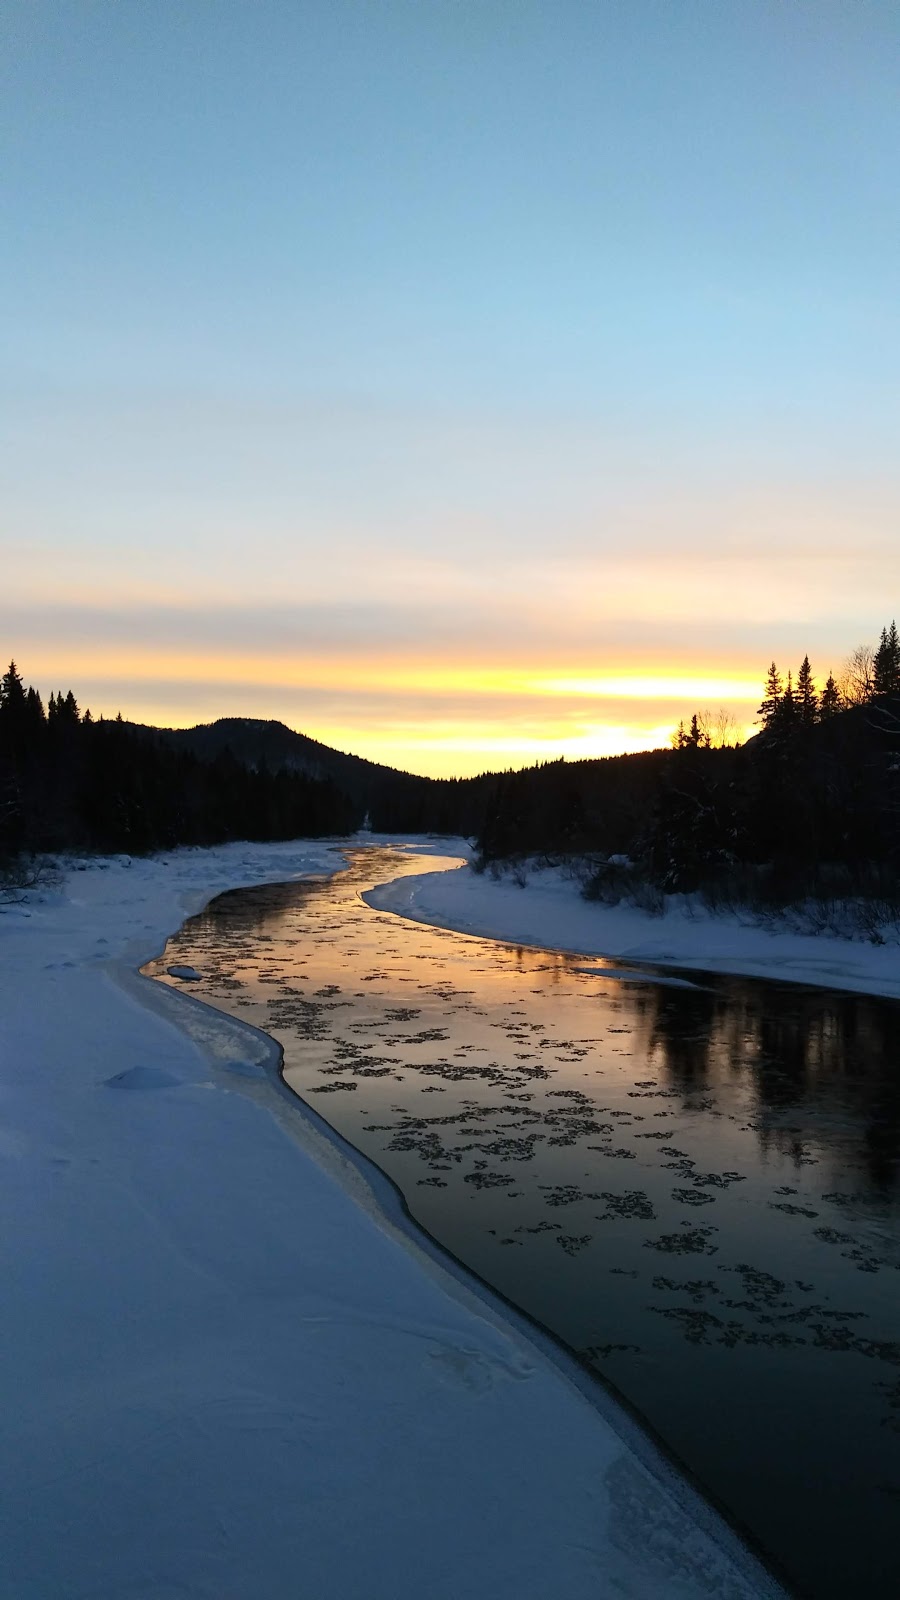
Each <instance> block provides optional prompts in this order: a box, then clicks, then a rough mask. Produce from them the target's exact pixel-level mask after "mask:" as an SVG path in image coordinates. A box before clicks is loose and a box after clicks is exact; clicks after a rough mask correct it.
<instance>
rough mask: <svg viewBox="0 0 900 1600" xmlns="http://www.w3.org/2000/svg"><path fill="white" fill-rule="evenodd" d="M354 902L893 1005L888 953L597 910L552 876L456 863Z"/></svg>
mask: <svg viewBox="0 0 900 1600" xmlns="http://www.w3.org/2000/svg"><path fill="white" fill-rule="evenodd" d="M364 898H365V900H366V903H367V904H368V905H369V906H371V907H372V909H373V910H377V911H384V912H389V913H391V914H393V915H395V916H400V917H404V918H406V919H407V920H408V921H411V922H419V923H423V924H424V925H426V926H428V927H435V928H445V929H447V931H448V932H453V933H459V934H463V935H470V936H471V937H474V938H486V939H494V940H497V941H498V942H500V943H502V944H511V945H528V946H531V947H536V948H539V949H544V950H553V951H555V952H558V953H561V954H568V955H573V956H582V957H586V958H591V959H594V960H597V961H610V962H615V963H617V964H625V965H626V966H634V965H641V964H646V965H647V966H648V967H650V968H654V967H659V968H663V969H668V970H674V971H682V972H690V973H693V974H697V975H702V974H703V973H708V974H710V975H718V976H729V977H744V978H751V979H752V978H759V979H765V980H766V981H767V982H780V983H794V984H801V985H804V986H807V987H813V988H819V989H834V990H836V991H843V992H845V993H852V994H859V995H871V996H873V997H878V998H881V999H886V1000H897V1001H900V946H898V945H891V944H885V945H872V944H867V943H863V942H862V941H856V940H850V939H839V938H835V937H833V936H831V935H828V934H824V933H822V934H801V933H792V932H789V931H787V930H784V929H769V928H766V927H761V926H759V925H758V924H755V923H752V922H745V921H743V920H742V919H741V918H740V917H738V916H736V915H733V914H729V915H721V916H716V915H713V914H712V913H708V912H700V911H698V910H696V909H695V908H694V909H692V910H690V911H689V910H688V909H686V908H685V907H684V905H683V904H682V903H680V902H676V903H675V904H673V905H671V906H670V907H669V908H668V909H667V910H666V912H664V913H663V915H662V916H652V915H650V914H649V913H647V912H644V911H639V910H637V909H635V908H633V907H630V906H625V905H617V906H605V905H601V904H598V903H597V902H596V901H586V900H584V899H583V898H582V897H581V895H580V893H579V889H578V886H577V885H576V883H575V882H574V881H573V880H572V879H570V878H566V877H565V876H564V875H563V874H562V873H561V872H560V871H559V869H557V868H549V869H545V870H543V871H533V872H532V874H531V876H530V878H529V880H528V882H527V883H526V885H525V887H522V888H520V887H519V886H518V885H517V884H515V883H512V882H510V881H509V879H506V880H504V879H503V878H501V879H499V880H495V879H493V878H491V877H490V876H489V875H488V874H486V873H485V874H476V873H474V872H473V871H472V869H471V866H470V864H469V862H468V861H467V860H465V859H464V858H461V860H460V866H459V867H458V868H457V869H456V870H450V871H446V872H439V873H425V874H422V875H421V876H416V877H408V878H400V879H397V880H395V882H393V883H390V884H386V885H383V886H379V887H378V888H377V889H374V890H372V891H370V892H369V893H368V894H367V895H365V896H364ZM712 949H714V950H715V951H716V953H715V954H711V950H712ZM600 970H602V969H600V968H598V971H600ZM635 976H636V977H637V976H639V974H637V973H636V974H635ZM646 976H647V977H648V978H650V977H651V976H652V973H647V974H646Z"/></svg>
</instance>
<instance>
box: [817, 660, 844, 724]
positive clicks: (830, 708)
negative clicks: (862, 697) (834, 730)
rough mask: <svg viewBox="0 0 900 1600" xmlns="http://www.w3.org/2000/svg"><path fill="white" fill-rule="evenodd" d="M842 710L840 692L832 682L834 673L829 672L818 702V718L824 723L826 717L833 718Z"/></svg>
mask: <svg viewBox="0 0 900 1600" xmlns="http://www.w3.org/2000/svg"><path fill="white" fill-rule="evenodd" d="M842 708H843V702H842V700H841V691H840V689H839V688H838V686H837V684H836V683H835V681H834V673H833V672H829V674H828V677H827V678H826V680H825V687H824V689H823V690H822V694H821V698H820V700H819V716H820V717H821V719H822V721H823V722H824V721H825V720H826V719H827V718H828V717H833V716H834V715H835V714H836V713H837V712H838V711H840V710H842Z"/></svg>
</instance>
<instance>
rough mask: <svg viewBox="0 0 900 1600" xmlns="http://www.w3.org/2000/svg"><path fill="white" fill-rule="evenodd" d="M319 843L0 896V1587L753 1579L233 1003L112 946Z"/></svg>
mask: <svg viewBox="0 0 900 1600" xmlns="http://www.w3.org/2000/svg"><path fill="white" fill-rule="evenodd" d="M419 848H422V846H421V844H420V845H419ZM438 848H439V849H440V850H441V852H442V853H443V852H445V851H446V844H445V843H441V844H440V845H439V846H438ZM339 863H340V858H339V856H338V855H336V854H335V852H334V850H333V848H331V847H329V846H328V845H327V844H324V843H313V844H306V843H303V842H300V843H298V844H292V845H273V846H246V845H244V846H231V847H227V848H223V849H219V850H210V851H184V852H175V853H174V854H172V855H171V856H170V857H169V858H168V859H167V860H162V859H156V860H149V861H147V860H142V861H135V862H133V863H130V864H129V863H127V862H124V861H111V862H107V863H103V862H95V863H92V864H88V865H86V866H83V867H82V869H81V870H75V869H72V870H68V871H67V872H66V873H65V875H64V878H63V881H62V883H61V885H60V887H59V888H58V889H56V890H54V891H50V892H47V893H45V894H43V895H35V896H32V897H31V899H30V900H29V901H28V902H27V903H26V904H24V905H22V906H19V907H11V908H7V909H6V910H4V911H3V913H2V914H0V998H2V1010H0V1016H2V1038H0V1048H2V1070H0V1096H2V1098H0V1106H2V1119H0V1181H2V1187H3V1193H2V1204H3V1215H4V1219H5V1223H6V1226H5V1229H4V1231H3V1236H2V1243H0V1262H2V1273H3V1284H4V1293H3V1313H2V1316H3V1327H2V1344H3V1362H2V1376H0V1392H2V1405H3V1416H4V1429H3V1445H2V1447H0V1506H2V1510H0V1526H2V1532H0V1541H2V1549H3V1572H4V1586H3V1587H4V1592H6V1593H9V1594H10V1595H15V1596H16V1597H17V1600H88V1597H90V1600H260V1597H265V1600H282V1597H283V1600H288V1597H290V1600H296V1597H297V1596H299V1595H303V1596H310V1597H316V1600H407V1597H408V1600H421V1597H422V1596H423V1595H426V1594H427V1595H428V1596H429V1597H430V1600H450V1597H453V1600H456V1597H458V1596H462V1595H466V1596H473V1597H475V1596H491V1597H492V1600H495V1597H500V1600H502V1597H507V1596H508V1597H509V1600H512V1597H515V1600H529V1597H534V1600H538V1597H540V1600H545V1597H546V1596H548V1595H552V1596H554V1600H570V1597H572V1600H574V1597H579V1600H581V1597H584V1600H588V1597H591V1600H596V1597H598V1596H612V1595H615V1596H641V1597H646V1600H650V1597H653V1600H658V1597H661V1596H666V1597H673V1600H678V1597H685V1600H687V1597H688V1596H690V1597H694V1596H721V1597H722V1600H724V1597H726V1596H727V1597H728V1600H741V1597H744V1596H750V1595H753V1594H761V1593H766V1592H771V1589H770V1586H769V1585H768V1583H767V1581H766V1580H764V1579H763V1578H762V1576H761V1575H760V1574H759V1573H758V1572H757V1571H756V1569H755V1568H754V1567H753V1565H752V1563H749V1562H744V1560H743V1557H742V1555H741V1553H740V1552H739V1550H737V1548H736V1547H735V1545H734V1543H733V1541H731V1539H730V1536H728V1535H727V1534H726V1533H725V1532H724V1530H722V1529H721V1527H720V1526H719V1524H718V1523H717V1522H716V1520H715V1519H714V1518H713V1517H711V1516H710V1515H707V1514H706V1513H705V1511H703V1510H702V1509H701V1508H699V1506H698V1505H697V1503H696V1501H695V1500H694V1498H693V1496H692V1495H691V1494H690V1492H689V1491H687V1490H686V1489H685V1488H684V1487H683V1486H682V1485H681V1484H680V1483H679V1481H678V1480H677V1479H675V1478H674V1477H673V1476H672V1475H671V1474H670V1473H668V1472H667V1471H666V1469H665V1468H664V1467H663V1466H662V1464H661V1463H659V1462H658V1461H657V1459H656V1457H655V1455H654V1453H653V1451H652V1450H651V1449H650V1448H649V1447H645V1446H643V1445H642V1443H641V1442H640V1440H638V1439H635V1437H634V1430H633V1429H632V1428H630V1426H629V1425H628V1424H625V1423H624V1422H621V1423H620V1420H619V1419H618V1418H617V1415H616V1413H615V1410H614V1408H613V1407H611V1406H610V1407H609V1408H608V1409H609V1412H610V1415H609V1418H608V1419H607V1418H606V1417H604V1416H603V1415H601V1414H600V1413H599V1412H598V1411H597V1409H595V1407H594V1406H593V1405H591V1404H590V1403H589V1402H588V1400H587V1399H585V1397H584V1396H583V1394H582V1393H580V1392H579V1390H578V1388H577V1386H576V1385H575V1384H574V1383H573V1382H571V1381H570V1380H569V1379H568V1378H567V1377H566V1375H565V1373H564V1372H563V1371H562V1370H561V1369H560V1368H558V1367H557V1366H556V1365H554V1363H553V1361H552V1360H551V1358H550V1357H549V1355H548V1354H547V1353H545V1352H544V1351H543V1350H542V1349H541V1348H540V1346H539V1344H535V1343H533V1342H532V1341H531V1340H530V1339H529V1338H528V1337H527V1336H526V1335H525V1334H524V1333H523V1332H522V1331H521V1330H520V1329H518V1328H517V1327H516V1326H514V1325H513V1324H512V1323H510V1322H509V1321H508V1320H507V1319H506V1318H505V1317H504V1316H503V1315H502V1314H501V1313H499V1312H497V1311H495V1310H494V1309H493V1308H492V1307H491V1306H489V1305H488V1304H486V1303H485V1302H484V1301H483V1300H482V1299H480V1298H479V1297H478V1296H477V1295H476V1294H474V1293H473V1292H471V1291H470V1290H469V1289H467V1288H466V1287H465V1286H464V1285H463V1284H462V1283H461V1282H459V1281H457V1280H456V1279H455V1278H454V1277H453V1276H452V1275H451V1274H450V1273H448V1272H447V1271H446V1270H445V1269H444V1268H443V1267H442V1266H441V1265H440V1264H439V1263H438V1262H436V1261H435V1260H434V1259H433V1258H432V1257H431V1256H430V1255H429V1253H428V1252H427V1251H424V1250H420V1249H419V1248H417V1246H416V1244H415V1242H414V1241H413V1240H411V1239H410V1237H409V1236H408V1233H407V1232H406V1231H405V1230H403V1229H402V1228H401V1226H400V1225H399V1224H395V1223H394V1222H393V1221H392V1220H390V1218H389V1217H388V1216H387V1215H386V1214H385V1213H384V1212H383V1211H382V1210H381V1209H380V1208H379V1207H378V1205H377V1204H376V1203H375V1199H374V1191H373V1189H372V1187H371V1186H370V1184H369V1183H368V1182H367V1181H366V1180H365V1178H364V1177H363V1176H362V1175H361V1174H360V1172H359V1170H358V1168H357V1167H356V1166H354V1165H352V1164H350V1163H349V1162H347V1160H346V1159H345V1158H344V1157H343V1156H341V1155H340V1153H339V1152H338V1151H337V1150H336V1149H335V1147H334V1145H333V1144H332V1143H330V1142H329V1141H328V1140H326V1139H324V1138H323V1137H322V1136H321V1135H320V1134H317V1133H316V1132H315V1131H314V1130H313V1128H312V1127H311V1125H310V1124H309V1123H308V1122H307V1120H306V1119H305V1118H304V1116H303V1115H302V1114H301V1112H300V1111H299V1109H295V1108H294V1107H293V1106H292V1105H288V1104H287V1101H286V1098H285V1097H283V1096H281V1095H279V1094H278V1092H277V1090H276V1089H274V1088H273V1086H272V1083H271V1081H270V1078H269V1076H268V1070H269V1066H270V1062H269V1059H268V1056H267V1052H266V1049H265V1046H264V1042H263V1041H262V1040H261V1039H260V1037H259V1036H258V1035H252V1034H251V1033H250V1032H249V1031H246V1030H241V1029H240V1028H239V1027H238V1026H237V1025H235V1024H232V1023H230V1022H227V1021H226V1020H225V1019H222V1020H221V1021H220V1020H219V1019H218V1017H217V1016H216V1015H215V1014H213V1013H210V1012H208V1011H206V1010H205V1009H202V1008H200V1007H197V1006H192V1007H183V1006H182V1007H179V1004H178V1000H177V998H173V996H171V995H170V994H169V993H168V991H163V990H160V989H158V988H151V986H149V985H144V984H143V981H142V980H139V979H137V978H134V977H133V976H129V974H133V971H134V969H135V968H136V967H137V966H138V965H139V964H140V962H141V961H143V960H145V959H148V958H149V957H150V956H151V955H152V954H155V953H156V952H157V951H158V950H159V949H160V948H161V946H162V944H163V941H164V939H165V937H166V936H167V934H168V933H169V932H171V931H173V930H174V929H175V928H176V927H177V926H179V925H180V923H181V921H182V920H183V918H184V916H185V915H186V914H187V913H188V912H189V911H194V910H197V909H199V908H200V907H201V906H202V905H203V904H204V903H205V902H206V901H207V900H208V899H209V898H210V897H211V896H212V895H213V894H215V893H217V892H219V891H221V890H222V889H225V888H228V887H232V886H236V885H238V884H249V883H257V882H261V881H263V880H267V879H285V878H289V877H293V876H295V875H297V874H301V873H306V872H315V871H331V870H333V869H334V868H335V866H336V865H339ZM514 892H516V893H518V892H519V891H514ZM498 931H500V930H498ZM186 987H187V986H186Z"/></svg>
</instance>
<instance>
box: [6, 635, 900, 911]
mask: <svg viewBox="0 0 900 1600" xmlns="http://www.w3.org/2000/svg"><path fill="white" fill-rule="evenodd" d="M759 721H760V732H759V733H758V734H757V735H756V737H755V738H753V739H751V740H749V741H748V742H747V743H746V744H745V745H743V746H740V745H728V744H724V743H721V742H720V743H719V744H718V745H717V744H716V740H715V738H714V737H713V735H712V734H711V733H710V731H709V730H710V726H711V724H710V720H709V719H708V718H707V717H704V716H703V715H702V714H699V713H698V714H697V715H695V716H694V717H692V718H691V719H690V721H689V723H688V724H687V725H685V724H684V723H682V724H680V725H679V727H678V729H677V730H676V731H675V733H674V735H673V739H672V748H670V749H665V750H652V751H645V752H642V753H640V754H637V755H622V756H615V757H609V758H607V759H605V760H598V761H580V762H564V761H556V762H547V763H544V764H542V765H539V766H536V767H531V768H527V769H525V770H523V771H520V772H505V773H494V774H491V773H487V774H484V775H483V776H481V777H477V778H469V779H432V778H424V777H416V776H414V775H412V774H410V773H404V772H395V771H394V770H393V769H391V768H389V767H384V766H380V765H378V764H377V763H374V762H371V761H365V760H363V759H361V758H359V757H356V756H352V755H347V754H343V753H341V752H339V751H335V750H331V749H329V747H328V746H326V745H322V744H319V743H317V741H315V740H312V739H309V738H307V737H306V736H304V735H303V734H297V733H294V732H293V731H292V730H291V729H289V728H287V727H285V726H284V725H283V724H282V723H279V722H263V721H256V720H253V719H249V718H233V719H224V720H222V721H220V722H217V723H213V724H209V725H207V726H203V727H197V728H192V729H183V730H182V729H179V730H173V729H158V728H148V727H141V726H139V725H134V724H130V723H126V722H123V721H122V719H121V717H119V718H117V719H116V720H115V721H104V720H103V719H97V720H95V719H94V718H92V717H91V714H90V712H89V711H86V712H85V713H84V714H82V713H81V711H80V710H79V707H78V704H77V701H76V699H75V696H74V694H73V693H72V692H71V691H69V692H68V693H67V694H65V695H63V694H61V693H60V694H53V695H51V697H50V701H49V705H48V706H47V708H46V710H45V708H44V705H43V703H42V700H41V697H40V695H39V694H38V692H37V690H36V689H34V688H29V687H26V685H25V683H24V682H23V680H22V678H21V676H20V674H19V672H18V670H17V669H16V667H15V665H14V664H11V665H10V667H9V669H8V670H7V672H6V673H5V675H4V676H3V678H2V680H0V858H2V859H5V860H6V861H7V862H9V861H10V860H11V859H13V858H17V857H21V856H23V855H28V854H29V853H35V852H42V851H54V850H60V849H64V848H66V849H79V850H106V851H118V850H127V851H133V852H137V851H147V850H153V849H158V848H170V847H172V846H174V845H178V844H213V843H218V842H221V841H224V840H227V839H235V838H248V839H284V838H290V837H299V836H301V835H313V836H315V835H322V834H326V833H333V834H343V833H347V832H350V831H352V830H353V829H355V828H357V827H359V826H360V825H361V824H362V823H363V822H364V821H365V820H366V819H367V820H368V822H369V825H370V826H371V827H372V828H373V829H374V830H375V831H378V832H386V833H391V832H398V833H399V832H402V833H428V832H431V833H445V834H454V835H460V834H462V835H465V836H467V837H472V838H474V839H476V841H477V844H478V847H479V852H480V861H481V863H482V864H483V865H488V864H490V863H499V862H504V861H509V860H515V859H517V858H521V857H524V856H533V855H541V854H542V855H550V856H554V857H560V856H578V857H581V858H583V859H588V860H589V861H591V862H592V863H593V876H592V880H591V892H593V893H596V894H598V895H602V896H615V895H618V894H621V893H622V892H623V882H624V881H625V880H626V878H627V881H628V883H630V884H631V885H632V886H633V885H634V884H635V883H640V884H642V885H645V886H649V887H650V888H651V889H653V890H655V891H656V892H657V893H659V894H662V893H667V892H672V891H688V892H690V891H695V890H700V891H702V892H703V893H705V894H706V895H707V896H709V897H710V898H713V899H715V898H716V897H717V896H719V897H724V898H730V899H732V900H734V901H751V902H754V903H757V904H759V903H763V904H766V903H771V904H772V905H773V906H777V905H783V904H786V903H795V902H797V901H798V900H800V899H802V898H803V897H804V896H809V895H818V896H820V897H821V896H822V895H828V894H833V895H835V896H838V897H841V898H842V899H846V898H847V897H848V896H857V897H861V898H864V899H870V900H877V899H881V900H883V901H884V902H885V903H890V904H891V905H894V904H900V640H898V636H897V629H896V627H895V626H894V624H891V626H890V628H885V629H883V630H882V633H881V638H880V641H879V644H878V647H877V648H875V649H872V650H867V649H866V647H864V646H861V647H860V648H859V649H858V650H856V651H855V652H854V653H853V655H852V656H851V658H850V660H849V662H848V664H847V667H846V668H845V671H844V673H843V675H842V678H841V682H840V683H838V682H836V681H835V679H834V677H833V676H832V674H830V673H829V675H828V678H827V680H826V682H825V684H824V687H823V689H822V691H821V692H819V691H818V690H817V688H816V684H815V679H814V676H813V672H812V668H811V667H810V663H809V660H808V658H804V660H803V662H802V663H801V666H800V669H799V671H798V674H797V678H796V681H795V680H794V678H793V675H792V674H791V673H789V674H788V675H787V678H786V679H784V678H783V677H782V674H781V673H780V672H779V670H778V668H777V666H776V665H775V664H774V663H773V664H772V666H771V667H770V668H769V671H768V675H767V677H766V682H765V688H764V695H763V699H762V704H761V706H760V710H759ZM610 858H612V860H610Z"/></svg>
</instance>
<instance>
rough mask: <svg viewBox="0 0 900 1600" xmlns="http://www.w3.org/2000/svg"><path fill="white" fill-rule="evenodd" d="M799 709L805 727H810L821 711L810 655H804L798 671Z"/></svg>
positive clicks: (797, 701)
mask: <svg viewBox="0 0 900 1600" xmlns="http://www.w3.org/2000/svg"><path fill="white" fill-rule="evenodd" d="M796 703H797V711H798V713H799V716H800V721H801V722H802V723H803V725H804V727H810V726H811V724H812V723H814V722H815V721H816V718H817V716H818V711H819V700H818V695H817V694H816V686H815V684H814V683H813V675H812V668H811V667H810V664H809V656H804V657H803V660H802V662H801V663H800V671H799V672H798V673H797V700H796Z"/></svg>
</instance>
